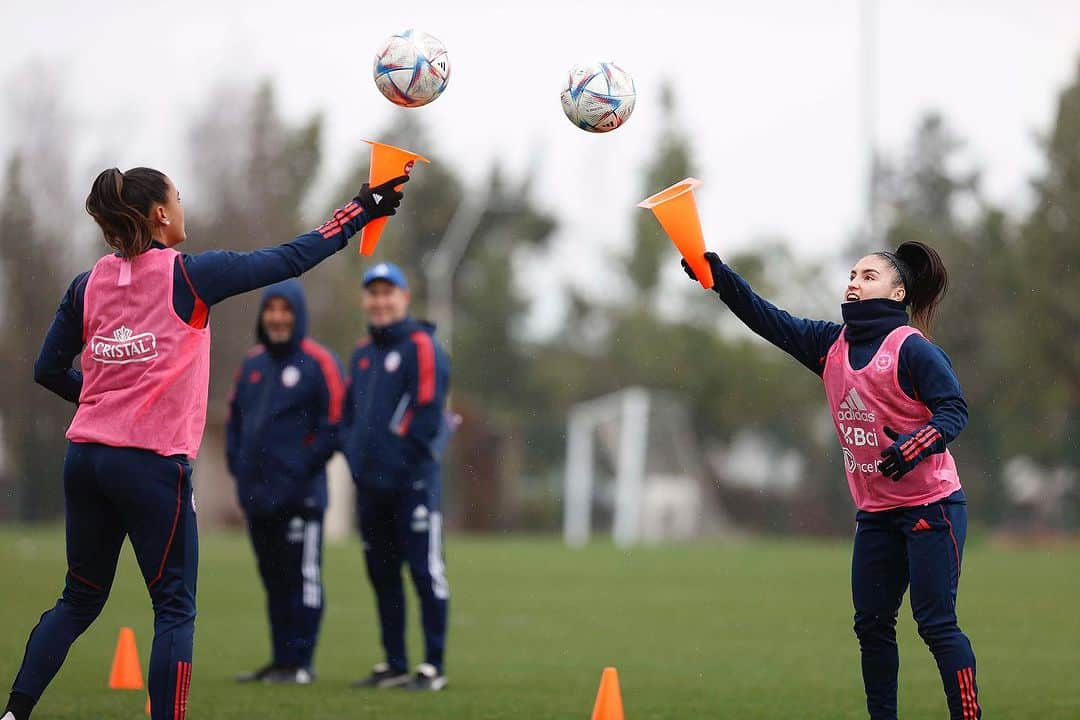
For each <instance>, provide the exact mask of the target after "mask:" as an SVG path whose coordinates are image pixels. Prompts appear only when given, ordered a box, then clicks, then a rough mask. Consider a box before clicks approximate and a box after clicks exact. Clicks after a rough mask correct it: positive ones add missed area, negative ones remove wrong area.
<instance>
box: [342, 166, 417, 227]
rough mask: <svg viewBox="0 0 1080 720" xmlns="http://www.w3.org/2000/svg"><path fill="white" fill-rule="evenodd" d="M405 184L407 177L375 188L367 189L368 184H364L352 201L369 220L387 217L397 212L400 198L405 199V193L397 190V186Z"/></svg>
mask: <svg viewBox="0 0 1080 720" xmlns="http://www.w3.org/2000/svg"><path fill="white" fill-rule="evenodd" d="M407 182H409V176H408V175H401V176H399V177H396V178H394V179H392V180H387V181H386V182H384V183H382V184H380V185H376V186H375V187H368V184H367V183H364V184H363V185H361V186H360V192H358V193H357V194H356V197H355V198H353V200H355V201H356V203H357V204H358V205H360V207H362V208H363V209H364V212H365V213H367V216H368V219H369V220H374V219H375V218H381V217H388V216H390V215H393V214H395V213H396V212H397V207H398V205H400V204H401V198H403V197H405V193H403V192H402V191H401V190H399V189H398V186H399V185H404V184H405V183H407Z"/></svg>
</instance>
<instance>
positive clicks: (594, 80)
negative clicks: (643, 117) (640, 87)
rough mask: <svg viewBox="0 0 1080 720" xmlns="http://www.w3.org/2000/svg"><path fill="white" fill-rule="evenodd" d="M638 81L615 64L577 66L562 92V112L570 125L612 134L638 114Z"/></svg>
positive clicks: (572, 69)
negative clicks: (635, 111) (636, 109)
mask: <svg viewBox="0 0 1080 720" xmlns="http://www.w3.org/2000/svg"><path fill="white" fill-rule="evenodd" d="M636 100H637V91H636V90H635V89H634V78H633V76H631V75H630V73H628V72H626V71H625V70H623V69H622V68H621V67H619V66H618V65H616V64H615V63H610V62H597V63H590V64H588V65H575V66H574V67H573V68H571V70H570V74H569V76H568V77H567V80H566V84H565V85H564V86H563V90H562V109H563V112H564V113H566V117H567V118H568V119H569V120H570V122H572V123H574V124H575V125H577V126H578V127H579V128H581V129H582V130H588V131H589V132H594V133H604V132H610V131H612V130H614V129H615V128H617V127H619V126H620V125H622V124H623V123H625V122H626V121H627V120H628V119H629V118H630V113H632V112H634V102H635V101H636Z"/></svg>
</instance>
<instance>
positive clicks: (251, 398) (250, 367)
mask: <svg viewBox="0 0 1080 720" xmlns="http://www.w3.org/2000/svg"><path fill="white" fill-rule="evenodd" d="M277 297H280V298H284V299H285V300H286V301H287V302H288V303H289V305H290V306H291V307H292V311H293V314H294V316H295V325H294V326H293V334H292V337H291V338H290V339H289V341H288V342H285V343H281V344H275V343H271V342H270V340H269V338H268V337H267V335H266V332H265V330H264V329H263V326H262V312H263V309H265V307H266V304H267V303H268V302H269V301H270V299H271V298H277ZM307 324H308V317H307V305H306V303H305V300H304V290H303V286H302V285H301V284H300V282H299V281H298V280H295V279H291V280H286V281H284V282H281V283H277V284H276V285H271V286H270V287H268V288H266V290H265V291H264V292H263V297H262V303H261V304H260V306H259V316H258V319H257V320H256V329H255V335H256V338H257V339H258V341H259V344H258V345H256V346H255V347H253V348H252V349H251V350H250V351H248V356H247V358H246V359H245V360H244V362H243V364H242V365H241V366H240V371H239V372H238V373H237V376H236V385H235V387H234V389H233V394H232V397H231V399H230V402H229V422H228V428H227V438H226V455H227V459H228V464H229V472H230V473H232V475H233V477H234V478H235V480H236V492H237V497H238V499H239V501H240V505H241V507H243V508H244V511H245V512H246V513H248V514H249V515H259V516H266V515H272V514H275V513H284V512H295V511H297V510H299V509H325V508H326V503H327V490H326V462H327V461H328V460H329V459H330V456H331V455H333V453H334V451H335V450H336V449H337V446H338V427H339V423H340V421H341V415H342V401H343V398H344V394H345V387H344V383H343V382H342V379H341V371H340V365H339V362H338V359H337V357H336V356H335V355H334V354H333V353H332V352H331V351H330V350H327V349H326V348H325V347H323V346H322V345H320V344H318V343H317V342H315V341H314V340H312V339H311V338H309V337H307Z"/></svg>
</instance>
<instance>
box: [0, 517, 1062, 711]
mask: <svg viewBox="0 0 1080 720" xmlns="http://www.w3.org/2000/svg"><path fill="white" fill-rule="evenodd" d="M849 552H850V548H849V547H848V545H847V544H846V543H842V542H840V543H822V542H817V541H796V540H791V541H783V542H781V541H749V542H742V543H736V544H726V545H725V544H719V543H707V544H705V543H703V544H696V545H692V546H669V547H664V548H656V549H639V550H634V551H632V552H622V551H619V550H616V549H614V548H612V547H610V546H608V545H595V546H592V547H590V548H587V549H584V550H568V549H565V548H564V547H563V546H562V545H561V544H560V543H559V542H557V541H556V540H553V539H530V538H520V537H515V536H507V535H502V536H492V537H486V538H462V537H453V536H451V537H450V538H449V542H448V565H449V577H450V582H451V587H452V590H453V598H452V604H451V633H450V639H449V647H450V653H449V656H448V661H449V665H448V670H449V672H448V675H449V678H450V682H451V685H450V688H449V689H448V690H447V692H445V693H441V694H431V695H425V696H420V697H418V696H414V695H412V694H407V693H402V692H396V691H383V692H376V693H371V692H362V691H354V690H350V689H348V687H347V684H348V682H349V681H350V680H352V679H354V678H356V677H358V676H359V675H360V674H362V673H364V672H365V671H366V670H367V669H368V668H369V667H370V665H371V664H372V663H373V662H375V661H376V660H378V659H379V656H378V652H377V648H378V639H377V634H376V625H375V622H374V616H373V610H372V603H371V594H370V591H369V590H368V587H367V585H366V580H365V578H364V575H363V569H362V561H361V556H360V550H359V547H358V545H357V544H356V543H354V542H349V543H345V544H342V545H334V546H331V547H329V548H328V550H327V556H326V568H325V577H326V584H327V597H328V612H327V616H326V619H325V622H324V626H323V627H324V630H323V635H322V642H321V644H320V646H319V652H318V656H317V671H318V673H319V678H318V681H317V682H316V684H315V685H313V686H310V687H303V688H278V687H262V686H255V687H252V686H236V685H234V684H233V683H232V682H231V680H230V678H231V677H232V675H233V673H235V672H236V671H239V670H244V669H248V668H251V667H254V666H256V665H259V664H261V663H262V662H263V661H264V660H266V659H267V653H268V643H267V640H266V631H265V619H264V613H263V599H262V594H261V590H260V588H259V587H258V584H257V580H256V576H255V569H254V564H253V561H252V556H251V551H250V549H249V547H248V544H247V541H246V539H245V538H243V537H242V536H240V535H231V534H207V535H205V536H204V537H203V541H202V547H201V556H202V564H201V577H200V581H199V603H200V606H199V620H198V630H197V633H196V646H195V647H196V651H195V657H196V662H195V672H194V678H193V681H192V691H191V704H190V709H189V716H190V717H192V718H203V719H209V718H213V719H217V718H223V719H228V718H264V717H275V718H316V719H318V718H335V719H336V718H373V719H374V718H379V719H383V718H387V719H391V718H392V719H395V720H404V719H407V718H424V719H425V720H435V719H439V718H454V719H455V720H474V719H475V720H487V719H491V720H495V719H496V718H507V719H510V718H513V719H514V720H522V719H527V720H531V719H533V718H536V719H541V718H551V719H552V720H554V719H556V718H558V719H560V720H562V719H564V718H587V717H588V715H589V712H590V711H591V707H592V701H593V698H594V696H595V692H596V686H597V683H598V681H599V678H600V672H601V669H602V668H603V667H604V666H605V665H615V666H617V667H618V669H619V675H620V680H621V683H622V688H623V697H624V702H625V706H626V710H627V717H628V719H629V720H647V719H648V720H660V719H661V718H671V719H675V718H678V719H680V720H683V719H688V718H739V719H740V720H753V719H755V718H761V719H766V718H769V719H771V718H776V719H780V718H783V719H784V720H788V719H789V718H802V719H815V718H820V719H821V720H825V719H828V720H837V719H843V718H863V717H865V712H864V710H863V699H862V685H861V680H860V677H859V665H858V652H857V645H856V642H855V639H854V637H853V635H852V633H851V630H850V625H851V619H850V615H851V611H850V601H849V597H848V558H849ZM0 568H2V570H3V572H2V577H4V578H5V587H4V588H3V590H2V591H0V598H2V602H0V607H2V609H3V613H2V617H0V683H7V682H10V680H11V678H12V676H13V674H14V672H15V670H16V667H17V664H18V662H19V659H20V657H21V654H22V648H23V644H24V642H25V639H26V635H27V633H28V632H29V631H30V629H31V627H32V626H33V624H34V623H35V622H36V620H37V617H38V615H39V614H40V612H41V611H42V610H43V609H45V608H46V607H47V606H49V605H50V604H51V602H52V601H53V600H54V598H55V596H56V594H57V592H58V590H59V587H60V582H61V579H62V576H63V572H64V559H63V538H62V536H61V534H60V533H59V532H58V531H57V530H55V529H19V530H14V529H11V528H8V529H5V530H0ZM1078 569H1080V547H1077V546H1075V545H1073V546H1071V547H1070V546H1062V547H1056V548H1052V549H1024V550H1016V549H1009V550H1006V549H1001V548H998V547H995V546H993V545H990V544H979V545H973V546H972V547H970V548H969V551H968V553H967V556H966V557H965V572H964V579H963V583H962V586H961V600H960V612H961V621H962V625H963V627H964V628H965V629H966V631H967V632H968V633H969V635H970V636H971V637H972V640H973V642H974V645H975V648H976V651H977V653H978V657H979V681H980V685H981V686H982V700H983V705H984V707H985V708H986V709H987V717H997V718H1009V719H1010V720H1020V719H1022V718H1038V719H1039V720H1051V719H1053V718H1061V719H1063V720H1064V719H1066V718H1069V719H1074V718H1080V690H1078V688H1080V685H1078V683H1077V680H1076V670H1077V668H1078V667H1080V573H1078V572H1077V570H1078ZM410 600H411V598H410ZM410 613H411V615H410V620H411V632H410V647H411V649H412V652H413V654H414V659H415V656H416V655H417V652H418V634H417V632H416V623H415V620H414V618H415V614H414V613H415V603H413V604H412V605H411V606H410ZM901 617H902V620H901V628H900V644H901V688H900V705H901V714H902V716H904V717H907V718H939V717H944V716H945V712H944V700H943V697H942V694H941V689H940V684H939V679H938V676H937V670H936V668H935V666H934V664H933V661H932V660H931V658H930V655H929V653H928V652H927V651H926V649H925V647H924V646H923V644H922V641H921V640H920V639H919V637H918V635H917V634H916V633H915V629H914V625H913V623H912V621H911V619H910V613H909V611H908V610H907V608H906V607H905V609H904V611H903V612H902V616H901ZM122 625H131V626H133V627H134V628H135V631H136V634H137V637H138V644H139V650H140V652H141V654H142V658H143V662H144V664H145V662H146V658H147V653H148V651H149V647H150V637H151V614H150V608H149V603H148V601H147V599H146V593H145V590H144V589H143V587H142V585H141V582H140V579H139V577H138V573H137V571H136V567H135V563H134V559H133V557H132V554H131V551H130V549H128V548H126V549H125V551H124V556H123V559H122V561H121V567H120V570H119V573H118V578H117V581H116V585H115V587H114V590H113V596H112V598H111V599H110V601H109V604H108V605H107V606H106V609H105V611H104V613H103V614H102V616H101V617H100V618H99V619H98V621H97V623H96V624H95V625H94V626H93V627H92V628H91V629H90V630H89V631H88V632H87V633H86V635H84V636H83V637H82V638H81V639H80V640H79V642H78V643H76V645H75V647H74V648H73V649H72V652H71V654H70V655H69V657H68V660H67V663H66V665H65V666H64V668H63V670H62V671H61V673H60V675H59V676H58V677H57V679H56V680H55V681H54V683H53V685H52V686H51V687H50V688H49V691H48V692H47V693H46V695H45V697H44V698H43V700H42V702H41V703H40V705H39V706H38V711H37V712H36V713H35V716H34V717H35V720H42V719H44V718H72V719H74V718H104V719H114V718H115V719H120V718H131V719H132V720H136V719H137V718H141V717H143V715H142V711H143V702H144V696H143V695H142V694H141V693H136V692H122V691H110V690H107V689H106V688H105V685H106V679H107V677H108V672H109V662H110V660H111V654H112V649H113V645H114V643H115V640H116V634H117V630H118V628H119V627H120V626H122Z"/></svg>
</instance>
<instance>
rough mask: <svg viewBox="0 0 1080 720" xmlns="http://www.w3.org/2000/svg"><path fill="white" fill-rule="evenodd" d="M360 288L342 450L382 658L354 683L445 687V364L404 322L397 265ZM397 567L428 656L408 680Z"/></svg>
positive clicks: (385, 266) (405, 306)
mask: <svg viewBox="0 0 1080 720" xmlns="http://www.w3.org/2000/svg"><path fill="white" fill-rule="evenodd" d="M363 285H364V294H363V309H364V313H365V314H366V315H367V319H368V326H369V335H368V337H366V338H364V339H363V340H361V341H360V342H359V343H358V344H357V346H356V349H355V350H354V351H353V354H352V358H351V359H350V360H349V369H348V376H349V383H348V387H347V389H346V397H345V419H344V422H345V425H346V430H345V431H344V435H345V442H344V448H345V455H346V457H347V458H348V460H349V465H350V467H351V469H352V476H353V480H354V482H355V483H356V490H357V519H358V521H359V524H360V533H361V537H362V538H363V542H364V559H365V561H366V562H367V571H368V578H369V579H370V581H371V585H372V588H373V589H374V591H375V600H376V605H377V607H378V614H379V624H380V627H381V631H382V644H383V649H384V651H385V655H386V657H385V661H384V662H380V663H378V664H377V665H375V667H374V668H373V669H372V671H371V674H370V675H368V676H367V677H365V678H363V679H362V680H359V681H357V682H356V683H354V686H355V687H365V688H390V687H405V688H408V689H412V690H429V691H430V690H442V689H443V688H444V687H446V675H445V673H444V670H443V655H444V651H445V647H446V626H447V607H448V601H449V598H450V588H449V585H448V584H447V581H446V566H445V563H444V559H443V551H442V511H441V501H440V490H441V488H440V475H439V458H440V456H441V454H442V449H443V447H444V446H445V443H446V439H447V436H448V434H449V425H448V423H447V422H446V420H445V418H444V411H445V405H446V394H447V389H448V387H449V385H450V366H449V361H448V359H447V357H446V354H445V353H444V352H443V350H442V348H440V347H439V346H438V345H437V344H436V343H435V340H434V337H433V335H434V332H435V328H434V326H433V325H430V324H427V323H423V322H420V321H418V320H416V319H414V318H413V317H412V316H411V315H409V303H410V301H411V296H410V294H409V285H408V282H407V281H406V280H405V274H404V273H403V272H402V271H401V268H399V267H397V266H396V265H393V264H391V263H379V264H377V265H375V266H374V267H372V268H371V269H370V270H368V271H367V272H366V273H365V274H364V276H363ZM403 564H408V566H409V572H410V574H411V575H412V580H413V584H414V585H415V586H416V592H417V595H418V596H419V600H420V615H421V619H422V621H423V623H422V624H423V628H424V642H425V649H426V657H425V661H424V662H423V663H421V664H420V665H419V666H417V668H416V670H415V673H413V674H411V675H410V673H409V667H408V662H407V659H406V654H405V591H404V586H403V583H402V578H401V569H402V565H403Z"/></svg>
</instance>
